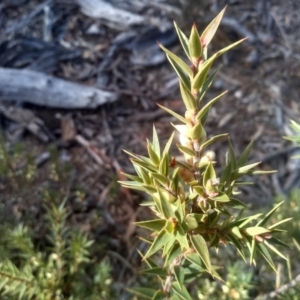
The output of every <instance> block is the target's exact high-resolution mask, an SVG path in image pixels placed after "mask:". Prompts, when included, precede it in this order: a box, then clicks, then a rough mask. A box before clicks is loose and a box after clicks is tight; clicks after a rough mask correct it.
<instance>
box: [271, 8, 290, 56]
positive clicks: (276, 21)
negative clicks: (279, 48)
mask: <svg viewBox="0 0 300 300" xmlns="http://www.w3.org/2000/svg"><path fill="white" fill-rule="evenodd" d="M270 14H271V16H272V18H273V20H274V22H275V24H276V25H277V27H278V29H279V31H280V34H281V36H282V38H283V40H284V42H285V45H286V47H287V48H288V49H289V50H290V51H291V50H292V47H291V44H290V42H289V40H288V37H287V35H286V34H285V32H284V30H283V28H282V26H281V25H280V23H279V20H278V18H277V15H276V14H275V12H274V11H271V12H270Z"/></svg>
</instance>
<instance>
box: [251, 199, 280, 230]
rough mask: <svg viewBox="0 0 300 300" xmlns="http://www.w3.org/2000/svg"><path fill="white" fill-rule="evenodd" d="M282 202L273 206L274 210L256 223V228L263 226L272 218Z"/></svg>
mask: <svg viewBox="0 0 300 300" xmlns="http://www.w3.org/2000/svg"><path fill="white" fill-rule="evenodd" d="M283 202H284V201H281V202H279V203H278V204H276V205H275V206H274V208H273V209H272V210H270V211H269V212H268V213H267V214H266V215H265V216H264V217H263V219H262V220H260V221H259V222H258V223H257V226H264V225H265V224H266V223H267V222H268V220H269V219H270V218H271V217H272V215H273V214H274V212H275V211H276V210H277V209H278V207H279V206H281V205H282V204H283Z"/></svg>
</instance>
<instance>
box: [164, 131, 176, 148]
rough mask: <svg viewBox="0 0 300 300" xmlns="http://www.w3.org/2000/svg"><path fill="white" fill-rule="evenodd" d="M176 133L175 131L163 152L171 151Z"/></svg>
mask: <svg viewBox="0 0 300 300" xmlns="http://www.w3.org/2000/svg"><path fill="white" fill-rule="evenodd" d="M174 135H175V132H173V133H172V134H171V136H170V138H169V140H168V142H167V143H166V146H165V148H164V151H163V153H169V151H170V148H171V145H172V142H173V139H174Z"/></svg>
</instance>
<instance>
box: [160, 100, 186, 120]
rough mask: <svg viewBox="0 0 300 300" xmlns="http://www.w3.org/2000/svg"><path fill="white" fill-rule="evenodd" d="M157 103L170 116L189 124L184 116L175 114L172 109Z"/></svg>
mask: <svg viewBox="0 0 300 300" xmlns="http://www.w3.org/2000/svg"><path fill="white" fill-rule="evenodd" d="M157 105H158V106H159V107H160V108H161V109H163V110H164V111H166V112H167V113H169V114H171V115H172V116H174V117H175V118H176V119H178V120H179V121H181V122H182V123H185V124H189V122H188V121H187V120H186V119H185V118H184V117H182V116H181V115H179V114H177V113H176V112H174V111H172V110H171V109H169V108H167V107H165V106H163V105H160V104H158V103H157Z"/></svg>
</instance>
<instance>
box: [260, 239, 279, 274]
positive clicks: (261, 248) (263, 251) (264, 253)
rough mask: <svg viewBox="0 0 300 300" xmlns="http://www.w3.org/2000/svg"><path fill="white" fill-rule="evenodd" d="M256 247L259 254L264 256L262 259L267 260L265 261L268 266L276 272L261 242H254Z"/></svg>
mask: <svg viewBox="0 0 300 300" xmlns="http://www.w3.org/2000/svg"><path fill="white" fill-rule="evenodd" d="M256 248H257V249H258V251H259V252H260V254H261V255H262V256H263V257H264V259H265V260H266V261H267V263H268V264H269V265H270V267H271V268H272V269H273V270H274V272H275V273H277V269H276V267H275V265H274V262H273V259H272V257H271V255H270V253H269V251H268V249H267V248H266V246H265V245H264V244H262V243H256Z"/></svg>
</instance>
